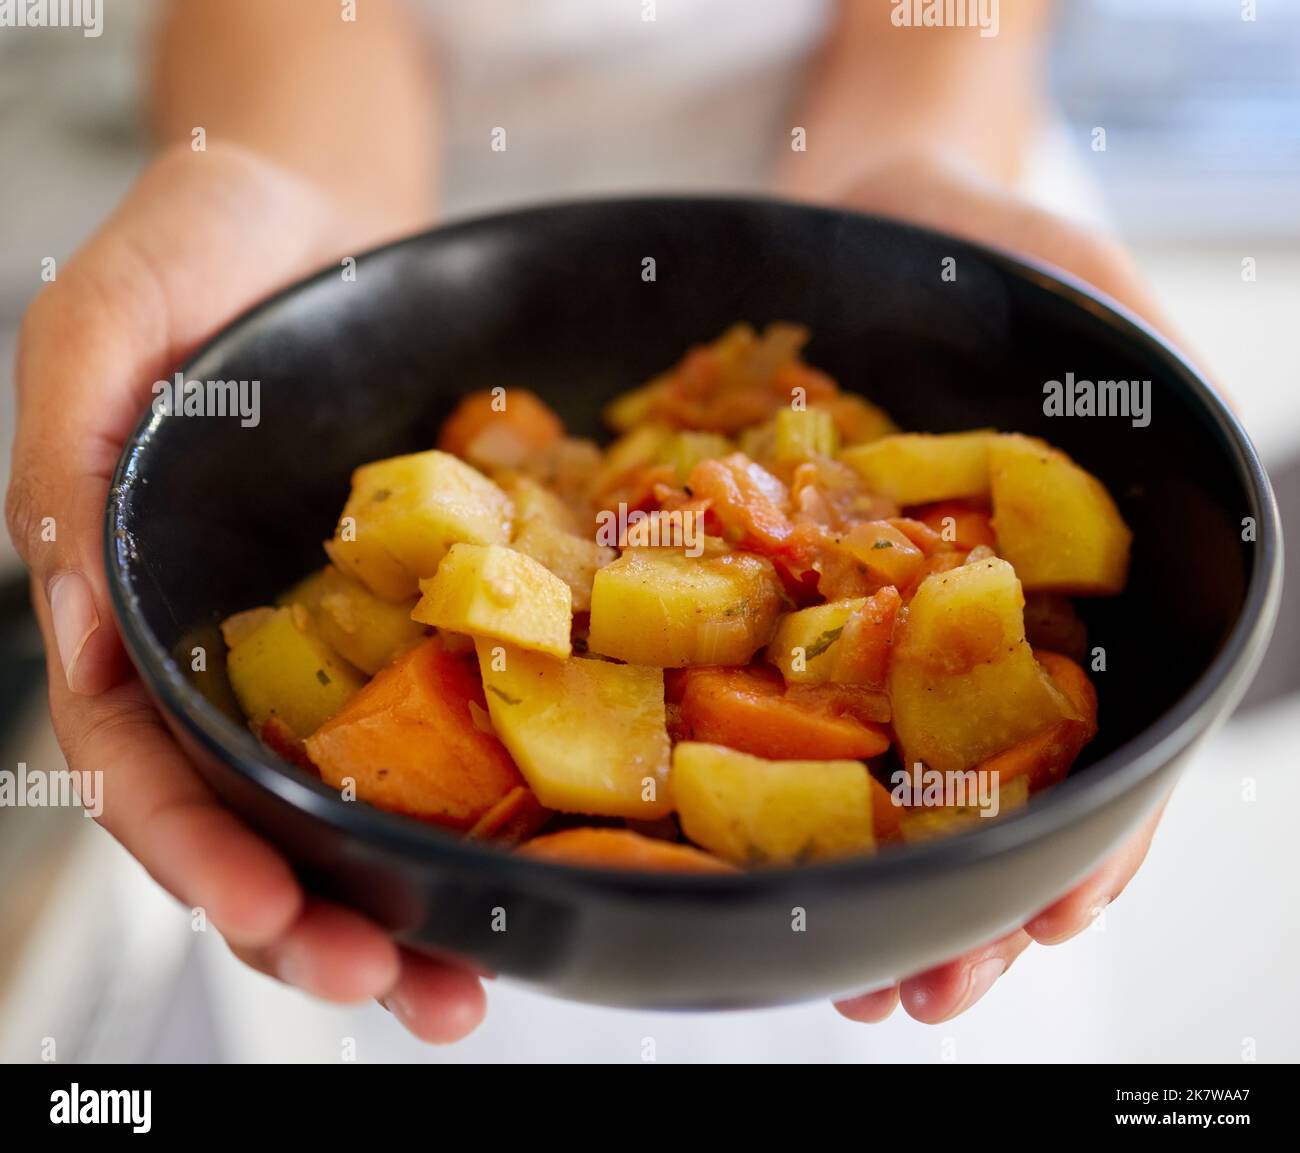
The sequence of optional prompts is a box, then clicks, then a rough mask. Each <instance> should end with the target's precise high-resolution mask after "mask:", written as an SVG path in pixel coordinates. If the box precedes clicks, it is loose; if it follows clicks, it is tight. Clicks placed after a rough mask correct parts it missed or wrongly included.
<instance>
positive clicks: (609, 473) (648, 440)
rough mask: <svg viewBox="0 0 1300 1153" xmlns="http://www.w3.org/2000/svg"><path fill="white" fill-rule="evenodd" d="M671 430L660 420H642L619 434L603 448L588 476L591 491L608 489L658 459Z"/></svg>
mask: <svg viewBox="0 0 1300 1153" xmlns="http://www.w3.org/2000/svg"><path fill="white" fill-rule="evenodd" d="M672 438H673V431H672V429H670V428H668V427H667V426H666V425H662V424H643V425H641V426H639V427H638V428H635V429H633V430H632V431H631V432H629V433H627V434H626V435H625V436H621V437H619V439H618V440H616V441H615V442H614V443H613V444H611V445H610V446H609V448H608V449H606V450H605V456H604V459H603V460H602V461H601V462H600V465H599V466H598V467H597V468H596V470H595V472H594V473H593V475H592V478H591V491H592V492H593V493H594V494H596V495H597V496H599V495H601V494H605V493H608V492H609V491H610V490H612V489H613V488H614V487H615V486H617V485H618V484H619V483H620V482H622V481H625V480H626V479H627V478H628V477H629V476H631V475H632V474H633V473H635V472H637V471H638V470H640V469H643V468H645V467H646V466H647V465H650V464H654V463H655V462H656V461H658V459H659V456H660V454H661V453H663V452H665V451H666V449H667V447H668V445H669V443H670V442H671V441H672Z"/></svg>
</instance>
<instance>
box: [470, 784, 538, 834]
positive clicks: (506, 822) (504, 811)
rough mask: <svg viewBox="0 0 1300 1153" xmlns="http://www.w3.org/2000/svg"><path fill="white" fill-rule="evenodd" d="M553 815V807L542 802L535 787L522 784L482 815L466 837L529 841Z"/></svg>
mask: <svg viewBox="0 0 1300 1153" xmlns="http://www.w3.org/2000/svg"><path fill="white" fill-rule="evenodd" d="M551 816H552V814H551V810H550V809H548V808H546V807H545V806H543V805H542V803H541V802H540V801H539V800H538V799H537V797H536V795H535V794H534V793H533V790H532V789H530V788H528V787H527V786H526V785H520V786H519V787H518V788H515V789H511V790H510V792H508V793H507V794H506V795H505V796H504V797H502V798H501V799H500V800H499V801H498V802H497V803H496V804H495V805H493V806H492V807H491V808H490V809H488V811H487V812H486V813H484V814H483V815H482V816H481V817H479V819H478V821H477V823H476V824H475V825H474V827H473V828H472V829H470V831H469V832H468V833H466V834H465V836H466V837H467V838H469V839H471V840H477V841H497V842H499V843H502V844H507V845H517V844H518V843H519V842H520V841H526V840H528V838H529V837H531V836H532V835H533V834H534V833H536V832H537V830H538V829H540V828H541V827H542V826H543V825H545V824H546V822H547V821H549V820H550V819H551Z"/></svg>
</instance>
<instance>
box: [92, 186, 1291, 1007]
mask: <svg viewBox="0 0 1300 1153" xmlns="http://www.w3.org/2000/svg"><path fill="white" fill-rule="evenodd" d="M953 267H956V268H958V269H959V270H960V273H959V275H958V276H956V277H953V276H951V275H949V274H948V270H950V269H951V268H953ZM232 389H236V390H243V391H242V392H240V393H239V395H247V396H252V397H255V398H256V399H257V404H256V405H255V406H253V408H252V409H250V408H249V407H247V406H245V408H244V409H243V415H242V417H241V415H240V413H239V411H237V406H235V407H227V408H221V409H220V411H223V412H226V411H228V412H229V413H230V415H225V416H222V415H211V414H212V413H213V411H214V410H213V408H212V406H211V405H206V406H205V404H204V403H203V402H204V400H205V399H212V398H218V399H219V398H220V397H222V396H223V395H229V393H230V390H232ZM164 395H165V396H166V397H167V398H168V399H167V400H166V401H165V402H164V403H161V404H155V406H154V408H153V410H151V411H150V412H149V413H148V414H146V415H145V416H144V418H143V419H142V421H141V423H140V425H139V427H138V428H137V429H136V431H135V433H134V435H133V436H132V437H131V439H130V441H129V442H128V444H127V445H126V448H125V451H124V453H123V456H122V460H121V463H120V465H119V469H118V473H117V476H116V478H115V482H114V485H113V488H112V493H111V497H110V502H109V508H108V518H107V535H106V545H107V556H108V567H109V573H110V583H111V586H112V590H113V596H114V601H115V608H116V612H117V615H118V620H119V625H120V628H121V631H122V635H123V637H124V639H125V641H126V644H127V647H128V650H129V651H130V653H131V656H132V659H133V660H134V662H135V664H136V666H137V668H138V669H139V671H140V673H141V675H142V677H143V678H144V680H145V681H146V683H147V684H148V686H149V687H150V689H151V691H152V693H153V695H154V696H155V698H156V700H157V702H158V705H159V708H160V709H161V711H162V713H163V715H164V717H165V718H166V719H167V722H168V724H169V725H170V727H171V729H172V731H173V732H174V733H175V734H176V736H177V738H178V740H179V741H180V742H181V744H182V745H183V746H184V748H185V749H186V750H187V752H188V753H189V755H190V756H191V757H192V758H193V760H194V762H195V764H196V766H197V767H198V769H199V771H200V772H201V773H202V775H203V776H204V778H205V779H206V780H207V781H208V782H209V783H210V784H211V786H212V787H213V788H214V790H215V791H216V792H217V793H218V794H219V795H220V796H221V797H222V798H223V800H224V801H225V802H226V803H227V804H228V805H230V806H231V808H233V809H234V810H235V811H237V812H238V813H239V814H241V815H242V816H243V817H244V818H245V819H246V820H247V821H248V822H249V823H250V824H251V825H252V826H253V827H254V828H256V829H257V830H258V831H259V832H261V833H262V834H263V835H264V836H265V837H267V838H268V839H269V840H270V841H271V842H273V843H274V844H276V845H277V846H279V847H280V848H281V849H282V850H283V851H284V852H285V854H286V855H287V856H288V857H289V859H290V860H291V861H292V862H293V864H294V866H295V868H296V869H297V870H298V871H299V872H300V874H301V875H302V876H303V878H304V880H305V882H306V884H307V885H308V886H309V887H310V888H311V889H312V891H314V892H317V893H319V894H321V895H323V896H327V897H329V898H332V899H334V900H338V901H340V902H343V903H345V904H348V905H350V906H352V907H354V908H357V909H359V910H361V911H362V912H364V913H365V914H366V915H367V916H369V917H371V918H373V919H374V920H375V921H377V922H378V923H379V924H381V925H383V926H384V927H385V928H386V929H388V930H389V931H390V932H391V933H392V934H393V935H394V936H395V937H396V938H397V939H399V940H401V941H402V942H404V943H406V944H408V945H412V946H415V947H419V948H425V949H428V950H431V951H437V952H441V953H448V954H453V955H457V956H462V957H465V958H468V959H471V960H473V961H474V962H476V963H478V964H480V965H483V966H485V967H487V968H488V969H491V970H493V971H495V972H498V973H501V974H503V975H506V976H510V977H513V978H515V979H517V980H520V981H522V982H526V983H529V984H531V985H534V986H537V987H540V988H543V989H546V990H549V991H551V992H553V993H556V994H558V995H561V996H565V997H570V998H575V999H580V1000H587V1001H592V1002H598V1003H605V1004H617V1005H639V1006H660V1007H678V1008H687V1007H699V1008H706V1007H722V1006H741V1005H762V1004H773V1003H778V1002H784V1001H792V1000H799V999H806V998H811V997H817V996H823V995H832V994H843V993H851V992H854V991H859V990H863V989H867V988H870V987H873V986H878V985H880V984H883V983H885V982H888V981H892V980H895V979H897V978H899V977H901V976H904V975H906V974H908V973H911V972H914V971H917V970H919V969H922V968H925V967H927V966H929V965H932V964H934V963H937V962H939V961H941V960H944V959H946V958H948V957H950V956H953V955H956V954H958V953H960V952H961V951H962V950H964V949H967V948H969V947H972V946H974V945H977V944H980V943H982V942H983V941H985V940H989V939H992V938H994V937H996V936H998V935H999V934H1001V933H1004V932H1006V931H1008V930H1009V929H1010V928H1012V927H1014V926H1015V925H1017V924H1019V923H1022V922H1023V921H1024V920H1025V919H1026V918H1027V917H1028V916H1030V915H1032V914H1033V913H1035V912H1036V911H1037V910H1039V909H1040V908H1042V907H1044V906H1045V905H1047V904H1048V903H1050V902H1051V901H1052V900H1053V899H1055V898H1056V897H1058V896H1060V895H1061V894H1062V893H1063V892H1065V891H1066V890H1067V889H1068V888H1069V887H1070V886H1071V885H1072V884H1074V883H1076V882H1077V881H1078V880H1080V879H1081V878H1082V877H1083V876H1084V875H1086V873H1087V872H1088V871H1089V870H1090V869H1091V868H1092V867H1094V866H1095V865H1096V864H1097V863H1098V862H1099V861H1100V860H1101V859H1102V858H1103V857H1104V856H1105V855H1106V854H1107V853H1108V852H1109V851H1111V850H1113V849H1114V848H1116V847H1117V846H1118V844H1119V843H1120V842H1121V841H1122V840H1123V838H1124V837H1125V835H1126V834H1128V833H1129V832H1131V831H1132V830H1133V829H1134V828H1135V826H1136V825H1137V824H1138V823H1139V822H1140V821H1141V820H1142V819H1143V818H1144V817H1145V816H1146V815H1148V814H1149V813H1150V811H1151V810H1152V809H1153V808H1154V807H1155V806H1156V805H1157V804H1159V803H1160V801H1161V800H1162V799H1163V797H1164V796H1165V795H1167V793H1168V790H1169V789H1170V788H1171V786H1172V784H1173V782H1174V780H1175V778H1176V775H1177V773H1178V771H1179V769H1180V767H1181V765H1182V764H1183V763H1184V761H1185V759H1186V757H1187V755H1188V753H1189V752H1190V750H1191V749H1192V748H1194V747H1195V745H1196V744H1197V743H1198V741H1200V740H1201V739H1202V738H1203V737H1204V736H1205V734H1206V733H1207V732H1208V731H1210V729H1211V728H1212V727H1213V725H1214V724H1215V723H1216V722H1218V721H1219V720H1221V719H1222V718H1223V717H1224V716H1226V714H1227V713H1228V712H1229V711H1230V709H1231V707H1232V705H1233V704H1234V703H1235V702H1236V700H1237V699H1238V698H1239V696H1240V694H1241V693H1242V692H1244V690H1245V687H1246V685H1247V683H1248V681H1249V678H1250V676H1251V674H1252V673H1253V671H1254V668H1255V666H1256V665H1257V663H1258V660H1259V658H1260V656H1261V654H1262V650H1263V647H1264V645H1265V644H1266V642H1267V638H1268V633H1269V629H1270V628H1271V624H1272V618H1273V615H1274V613H1275V609H1276V601H1277V597H1278V591H1279V587H1280V581H1281V543H1280V535H1279V530H1278V527H1277V519H1276V509H1275V507H1274V504H1273V500H1272V495H1271V492H1270V490H1269V486H1268V481H1267V478H1266V477H1265V475H1264V472H1263V470H1262V468H1261V466H1260V464H1259V461H1258V459H1257V457H1256V456H1255V454H1254V450H1253V449H1252V447H1251V445H1250V443H1249V441H1248V440H1247V438H1246V436H1245V435H1244V433H1243V432H1242V430H1241V428H1240V427H1239V425H1238V424H1237V423H1236V421H1235V420H1234V418H1233V416H1232V415H1231V413H1230V412H1229V411H1228V409H1227V408H1226V407H1225V406H1224V405H1223V403H1222V402H1221V401H1220V400H1219V399H1218V397H1217V396H1216V395H1215V394H1214V392H1213V390H1212V389H1210V388H1209V387H1208V386H1207V385H1206V383H1205V382H1204V381H1203V380H1202V379H1201V378H1200V377H1199V376H1198V375H1197V374H1196V372H1195V371H1194V370H1193V369H1192V368H1190V367H1189V366H1188V365H1187V364H1186V363H1185V362H1184V361H1183V360H1182V359H1180V358H1179V357H1178V355H1177V354H1176V353H1174V352H1173V351H1172V350H1171V349H1170V348H1169V347H1168V346H1167V345H1165V344H1164V343H1163V342H1162V341H1161V340H1160V339H1159V338H1158V337H1156V336H1155V335H1154V334H1153V333H1152V332H1151V331H1150V330H1148V329H1147V328H1145V327H1144V326H1143V325H1142V324H1141V323H1140V322H1138V321H1136V320H1135V319H1133V318H1132V317H1130V316H1127V315H1125V314H1124V313H1123V312H1122V311H1120V310H1118V309H1116V308H1115V307H1113V306H1111V305H1110V304H1108V303H1107V302H1105V301H1103V300H1101V299H1099V298H1098V297H1097V296H1095V295H1094V294H1092V293H1090V292H1089V290H1087V289H1086V288H1085V287H1083V286H1081V285H1079V284H1074V283H1069V282H1067V281H1065V280H1062V279H1060V278H1058V277H1056V276H1054V275H1053V274H1052V273H1051V272H1049V271H1048V270H1045V269H1041V268H1036V267H1033V266H1031V265H1028V264H1024V263H1020V262H1017V261H1016V260H1013V259H1011V258H1009V257H1007V256H1004V255H1001V254H997V253H994V252H992V251H989V250H987V249H984V248H981V247H979V246H977V245H973V244H969V243H965V242H962V241H958V240H955V239H953V238H950V237H946V236H941V235H939V234H936V233H932V232H929V231H926V230H923V229H918V228H913V227H909V226H906V225H903V224H900V223H897V222H893V221H887V220H882V219H877V218H871V217H866V216H860V215H855V214H852V213H847V212H841V211H834V210H827V209H820V208H812V207H805V206H795V205H788V204H781V203H776V202H769V201H744V200H731V199H725V200H724V199H643V200H630V201H599V202H589V203H580V204H570V205H560V206H555V207H545V208H538V209H531V210H526V211H522V212H516V213H512V214H507V215H502V216H496V217H491V218H484V219H481V220H476V221H471V222H468V223H463V224H458V225H455V226H452V227H448V228H444V229H439V230H435V231H433V232H429V233H426V234H423V235H420V236H416V237H413V238H411V239H408V240H404V241H402V242H400V243H397V244H394V245H390V246H388V247H386V248H383V249H380V250H377V251H375V252H373V253H370V254H368V255H366V256H364V257H362V258H360V259H359V260H358V262H357V265H356V268H355V275H352V274H349V275H340V274H339V271H338V270H327V271H325V272H323V273H321V274H320V275H318V276H316V277H314V278H312V279H310V280H307V281H304V282H302V283H301V284H298V285H296V286H294V287H292V288H290V289H288V290H286V291H285V292H283V293H281V294H280V295H278V296H276V297H274V298H273V299H271V300H269V301H267V302H266V303H264V304H262V305H260V306H259V307H257V308H256V309H254V310H253V311H252V312H250V313H248V314H247V315H245V316H243V317H242V318H240V319H239V320H237V321H236V322H234V323H233V324H232V325H230V326H229V327H228V328H227V329H226V330H225V331H223V332H222V333H221V334H220V335H218V336H217V337H216V338H215V339H214V340H213V341H211V342H210V343H209V344H208V345H207V346H206V347H205V348H204V349H202V350H201V351H199V352H198V353H197V354H196V355H195V356H194V357H193V358H192V360H191V361H190V362H189V363H188V364H187V365H186V366H185V367H184V369H183V370H182V371H181V373H179V374H178V376H177V378H176V387H175V389H172V390H167V391H166V393H165V394H164ZM187 396H190V397H193V398H194V399H195V401H196V404H195V407H194V411H195V412H206V413H209V415H207V416H203V417H200V416H195V415H191V416H186V411H187V405H186V400H185V398H186V397H187ZM254 410H255V411H254ZM250 413H251V415H250Z"/></svg>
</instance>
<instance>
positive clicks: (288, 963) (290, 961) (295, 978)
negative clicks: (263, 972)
mask: <svg viewBox="0 0 1300 1153" xmlns="http://www.w3.org/2000/svg"><path fill="white" fill-rule="evenodd" d="M275 975H276V976H277V977H279V978H280V980H281V981H283V982H284V983H285V984H286V985H289V986H291V987H292V988H294V989H306V988H307V978H308V976H309V975H310V974H309V972H308V966H307V964H306V962H305V960H304V959H303V957H302V955H301V954H300V953H299V952H298V951H296V950H295V949H292V948H287V949H285V950H284V951H283V952H282V953H281V955H280V958H279V960H278V961H277V962H276V966H275Z"/></svg>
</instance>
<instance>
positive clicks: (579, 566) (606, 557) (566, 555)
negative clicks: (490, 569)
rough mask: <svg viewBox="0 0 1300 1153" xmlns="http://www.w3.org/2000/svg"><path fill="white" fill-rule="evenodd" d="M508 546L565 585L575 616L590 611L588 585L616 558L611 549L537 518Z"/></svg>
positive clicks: (521, 530)
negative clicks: (523, 554) (533, 561)
mask: <svg viewBox="0 0 1300 1153" xmlns="http://www.w3.org/2000/svg"><path fill="white" fill-rule="evenodd" d="M512 547H514V548H516V549H518V550H519V551H520V552H522V553H526V554H527V555H528V556H530V557H532V558H533V560H535V561H537V562H538V563H539V564H541V565H543V566H545V567H546V568H547V569H549V570H550V571H551V572H553V573H554V574H555V575H556V576H557V577H559V578H560V579H561V580H562V581H564V583H565V584H567V585H568V586H569V593H570V595H571V596H572V598H573V611H574V612H575V613H585V612H586V611H587V610H588V609H590V608H591V586H592V584H593V583H594V581H595V579H596V572H597V570H599V569H602V568H604V567H605V565H607V564H609V563H610V562H612V561H613V560H614V558H615V557H617V556H618V554H617V553H616V552H615V551H614V550H613V549H612V548H607V547H605V546H604V545H601V544H597V543H596V542H595V541H594V540H588V539H586V538H584V537H580V536H575V535H574V534H573V533H570V532H565V531H564V530H563V529H559V528H556V527H555V526H554V525H553V524H551V523H549V522H548V521H544V520H540V519H534V520H530V521H528V522H527V523H526V524H525V525H524V526H523V528H521V529H520V530H519V533H518V534H517V535H516V536H515V540H514V545H513V546H512Z"/></svg>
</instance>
